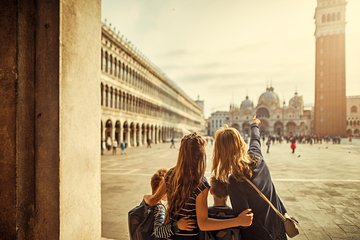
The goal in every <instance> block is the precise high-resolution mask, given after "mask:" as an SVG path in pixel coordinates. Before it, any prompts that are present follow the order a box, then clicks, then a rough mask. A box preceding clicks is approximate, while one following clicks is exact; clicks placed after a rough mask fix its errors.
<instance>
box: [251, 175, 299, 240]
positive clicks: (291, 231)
mask: <svg viewBox="0 0 360 240" xmlns="http://www.w3.org/2000/svg"><path fill="white" fill-rule="evenodd" d="M244 180H245V181H246V182H247V183H248V184H250V186H251V187H252V188H254V189H255V191H256V192H257V193H258V194H259V195H260V197H261V198H262V199H264V200H265V202H267V203H268V204H269V205H270V207H271V208H272V209H273V210H274V211H275V213H276V214H277V215H278V216H279V217H280V218H281V220H282V221H283V223H284V228H285V232H286V234H287V235H288V236H289V237H290V238H293V237H295V236H297V235H298V234H299V229H298V224H299V222H298V221H297V220H296V219H295V218H294V217H292V216H289V215H287V214H286V215H284V214H282V213H281V212H280V211H279V210H278V209H277V208H276V207H275V206H274V205H273V204H272V203H271V202H270V201H269V199H267V197H266V196H265V195H264V194H263V193H262V192H261V191H260V190H259V189H258V188H257V187H256V186H255V185H254V184H253V183H252V182H251V181H250V180H249V179H247V178H246V177H244Z"/></svg>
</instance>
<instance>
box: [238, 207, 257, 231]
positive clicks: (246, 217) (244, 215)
mask: <svg viewBox="0 0 360 240" xmlns="http://www.w3.org/2000/svg"><path fill="white" fill-rule="evenodd" d="M253 217H254V214H253V213H252V212H251V209H245V210H244V211H242V212H241V213H240V214H239V215H238V216H237V218H238V219H239V224H240V226H242V227H249V226H250V225H251V224H252V221H253Z"/></svg>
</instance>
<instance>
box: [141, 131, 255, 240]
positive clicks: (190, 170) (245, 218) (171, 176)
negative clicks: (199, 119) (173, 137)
mask: <svg viewBox="0 0 360 240" xmlns="http://www.w3.org/2000/svg"><path fill="white" fill-rule="evenodd" d="M205 143H206V141H205V139H204V138H202V137H201V136H200V135H199V134H197V133H191V134H188V135H186V136H184V137H183V139H182V140H181V145H180V150H179V155H178V160H177V163H176V166H175V167H174V168H172V169H170V170H169V172H168V174H167V175H166V177H165V183H163V184H162V185H160V187H159V189H158V191H157V192H156V193H155V194H154V195H145V196H144V200H145V202H147V203H148V204H149V205H155V204H156V203H157V202H158V201H159V200H160V198H161V196H163V195H164V193H165V192H166V194H167V199H168V208H167V213H166V219H165V224H167V225H168V226H169V225H171V226H173V228H171V229H172V230H173V231H174V235H173V236H172V237H171V239H199V238H200V235H199V233H200V230H202V231H213V230H221V229H225V228H231V227H238V226H250V225H251V223H252V218H253V214H252V213H251V209H244V210H243V211H242V212H241V213H239V214H238V216H237V217H235V218H231V219H212V218H208V205H207V196H208V192H209V188H210V186H209V183H208V182H207V180H206V178H205V177H204V174H205V168H206V153H205ZM182 217H185V218H189V219H193V220H194V223H193V224H194V225H192V224H191V226H188V229H187V230H186V231H184V230H179V229H176V224H174V223H176V221H178V220H179V219H180V218H182ZM169 229H170V227H169Z"/></svg>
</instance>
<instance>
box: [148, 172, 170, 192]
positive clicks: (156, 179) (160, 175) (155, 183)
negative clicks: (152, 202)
mask: <svg viewBox="0 0 360 240" xmlns="http://www.w3.org/2000/svg"><path fill="white" fill-rule="evenodd" d="M166 173H167V170H166V169H165V168H162V169H159V170H157V171H156V173H155V174H154V175H153V176H152V177H151V190H152V193H153V194H154V193H155V192H156V190H157V189H158V188H159V185H160V182H161V180H162V179H164V178H165V175H166Z"/></svg>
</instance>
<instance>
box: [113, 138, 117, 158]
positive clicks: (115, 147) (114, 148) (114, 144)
mask: <svg viewBox="0 0 360 240" xmlns="http://www.w3.org/2000/svg"><path fill="white" fill-rule="evenodd" d="M112 147H113V152H112V154H113V155H116V149H117V147H118V142H117V141H116V139H114V141H113V145H112Z"/></svg>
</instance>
